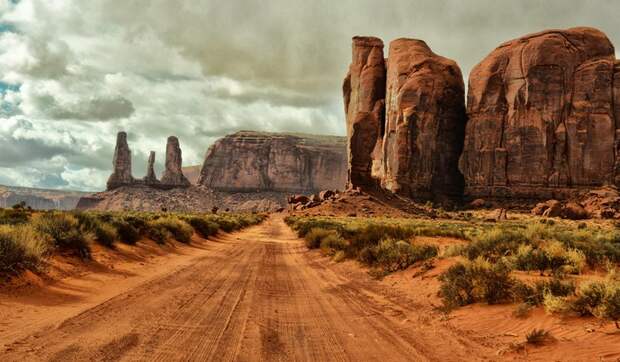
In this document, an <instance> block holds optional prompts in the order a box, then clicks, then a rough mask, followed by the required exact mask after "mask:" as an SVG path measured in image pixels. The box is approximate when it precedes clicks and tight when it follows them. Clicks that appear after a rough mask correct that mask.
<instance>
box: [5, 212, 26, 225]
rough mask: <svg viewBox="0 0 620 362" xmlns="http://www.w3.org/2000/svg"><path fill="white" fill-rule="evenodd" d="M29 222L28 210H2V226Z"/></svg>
mask: <svg viewBox="0 0 620 362" xmlns="http://www.w3.org/2000/svg"><path fill="white" fill-rule="evenodd" d="M29 220H30V212H29V211H28V210H26V209H23V208H17V209H0V225H17V224H25V223H27V222H28V221H29Z"/></svg>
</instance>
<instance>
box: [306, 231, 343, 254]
mask: <svg viewBox="0 0 620 362" xmlns="http://www.w3.org/2000/svg"><path fill="white" fill-rule="evenodd" d="M332 234H337V232H336V231H334V230H329V229H323V228H320V227H315V228H312V229H310V230H309V231H308V232H307V233H305V235H304V240H305V241H306V247H308V249H317V248H319V247H320V246H321V241H322V240H323V238H325V237H327V236H328V235H332Z"/></svg>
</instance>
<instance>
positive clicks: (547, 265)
mask: <svg viewBox="0 0 620 362" xmlns="http://www.w3.org/2000/svg"><path fill="white" fill-rule="evenodd" d="M512 261H513V263H514V266H515V268H516V269H518V270H538V271H539V272H540V274H541V275H543V274H544V272H545V270H547V269H550V270H551V271H552V273H553V274H564V273H569V274H578V273H580V272H581V271H582V270H583V269H584V268H585V266H586V257H585V255H584V254H583V252H581V251H580V250H577V249H571V248H567V247H566V246H565V245H564V244H563V243H561V242H559V241H550V242H543V245H542V246H541V247H535V246H533V245H530V244H520V245H519V247H518V248H517V251H516V253H515V254H514V255H513V257H512Z"/></svg>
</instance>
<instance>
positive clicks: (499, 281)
mask: <svg viewBox="0 0 620 362" xmlns="http://www.w3.org/2000/svg"><path fill="white" fill-rule="evenodd" d="M439 280H440V282H441V287H440V294H441V296H442V299H443V302H444V305H445V306H446V307H448V308H452V307H456V306H462V305H467V304H471V303H476V302H486V303H489V304H496V303H501V302H505V301H509V300H510V299H511V298H512V289H513V287H514V286H515V283H516V281H515V279H514V278H512V277H511V276H510V268H509V267H508V266H507V265H506V263H505V262H503V261H502V260H500V261H499V262H497V263H495V264H492V263H490V262H489V261H488V260H487V259H484V258H482V257H478V258H476V259H475V260H473V261H466V262H459V263H456V264H455V265H453V266H451V267H450V268H449V269H448V270H447V271H446V272H445V273H443V274H442V275H440V276H439Z"/></svg>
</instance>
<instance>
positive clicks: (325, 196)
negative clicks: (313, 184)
mask: <svg viewBox="0 0 620 362" xmlns="http://www.w3.org/2000/svg"><path fill="white" fill-rule="evenodd" d="M334 196H336V193H335V192H334V191H332V190H323V191H321V192H319V199H320V200H321V201H326V200H329V199H331V198H333V197H334Z"/></svg>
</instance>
